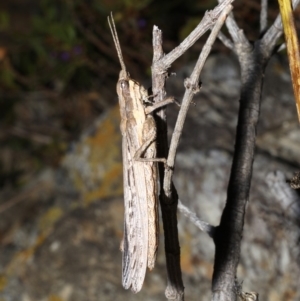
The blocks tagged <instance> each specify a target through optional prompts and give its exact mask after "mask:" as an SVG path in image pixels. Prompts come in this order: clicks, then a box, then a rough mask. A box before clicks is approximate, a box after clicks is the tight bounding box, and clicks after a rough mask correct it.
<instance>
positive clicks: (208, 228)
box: [178, 200, 216, 238]
mask: <svg viewBox="0 0 300 301" xmlns="http://www.w3.org/2000/svg"><path fill="white" fill-rule="evenodd" d="M178 210H179V211H180V212H181V213H182V214H184V215H185V216H186V217H187V218H188V219H189V220H190V221H191V222H192V223H193V224H194V225H195V226H196V227H198V228H199V229H200V230H201V231H203V232H205V233H207V234H208V235H209V236H210V237H211V238H213V237H214V234H215V229H216V227H215V226H212V225H210V224H209V223H207V222H205V221H203V220H201V219H200V218H199V217H198V216H197V215H196V214H195V213H194V212H192V211H191V210H190V209H189V208H188V207H186V206H184V205H183V204H182V202H181V201H180V200H178Z"/></svg>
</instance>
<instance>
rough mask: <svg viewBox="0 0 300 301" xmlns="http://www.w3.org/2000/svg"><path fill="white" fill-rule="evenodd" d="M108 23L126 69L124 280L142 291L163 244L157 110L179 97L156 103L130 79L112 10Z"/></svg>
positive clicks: (120, 89) (122, 97)
mask: <svg viewBox="0 0 300 301" xmlns="http://www.w3.org/2000/svg"><path fill="white" fill-rule="evenodd" d="M108 23H109V26H110V30H111V33H112V37H113V40H114V44H115V47H116V50H117V53H118V57H119V61H120V64H121V68H122V70H121V71H120V74H119V80H118V82H117V94H118V98H119V105H120V113H121V125H120V128H121V133H122V156H123V180H124V206H125V216H124V237H123V241H122V243H121V250H122V251H123V257H122V283H123V286H124V288H125V289H129V288H131V290H132V291H133V292H135V293H137V292H138V291H140V290H141V288H142V285H143V282H144V278H145V274H146V268H147V266H148V268H149V269H150V270H151V269H153V267H154V264H155V260H156V253H157V247H158V191H157V183H158V171H157V163H156V162H164V163H166V160H165V159H159V158H155V157H156V124H155V121H154V118H153V116H152V115H151V112H153V111H154V110H155V109H157V108H159V107H162V106H165V105H166V104H169V103H171V102H174V99H173V98H168V99H166V100H164V101H162V102H160V103H158V104H155V105H154V104H153V103H152V102H151V101H150V99H149V95H148V92H147V90H146V89H145V88H144V87H143V86H142V85H141V84H139V83H138V82H137V81H135V80H133V79H132V78H130V76H129V73H128V72H127V71H126V66H125V63H124V60H123V56H122V51H121V47H120V43H119V39H118V35H117V31H116V27H115V23H114V20H113V16H112V14H111V18H109V17H108Z"/></svg>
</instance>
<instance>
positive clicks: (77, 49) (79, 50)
mask: <svg viewBox="0 0 300 301" xmlns="http://www.w3.org/2000/svg"><path fill="white" fill-rule="evenodd" d="M72 51H73V54H74V55H79V54H81V53H82V47H81V46H80V45H77V46H75V47H73V49H72Z"/></svg>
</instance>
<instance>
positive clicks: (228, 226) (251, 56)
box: [212, 41, 267, 301]
mask: <svg viewBox="0 0 300 301" xmlns="http://www.w3.org/2000/svg"><path fill="white" fill-rule="evenodd" d="M236 47H237V52H238V54H239V55H238V56H239V61H240V66H241V77H242V89H241V98H240V108H239V116H238V124H237V131H236V141H235V151H234V158H233V163H232V168H231V175H230V180H229V185H228V190H227V202H226V205H225V208H224V211H223V214H222V217H221V222H220V225H219V227H218V228H217V231H216V236H215V239H214V240H215V245H216V255H215V266H214V273H213V283H212V291H213V301H233V300H236V298H237V297H236V291H235V287H234V284H235V278H236V270H237V266H238V263H239V258H240V248H241V239H242V234H243V226H244V216H245V208H246V204H247V201H248V199H249V191H250V184H251V178H252V168H253V160H254V153H255V141H256V128H257V123H258V119H259V113H260V103H261V94H262V85H263V78H264V70H265V67H266V62H267V58H266V57H265V56H264V55H263V51H262V49H261V44H260V42H259V41H258V42H257V43H256V44H254V46H253V48H252V47H249V45H236Z"/></svg>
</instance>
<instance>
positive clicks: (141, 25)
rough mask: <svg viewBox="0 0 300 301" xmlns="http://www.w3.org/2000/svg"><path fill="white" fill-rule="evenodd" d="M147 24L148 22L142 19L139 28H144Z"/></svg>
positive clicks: (139, 20) (139, 21)
mask: <svg viewBox="0 0 300 301" xmlns="http://www.w3.org/2000/svg"><path fill="white" fill-rule="evenodd" d="M146 24H147V21H146V20H145V19H142V18H140V19H138V26H139V28H144V27H145V26H146Z"/></svg>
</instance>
